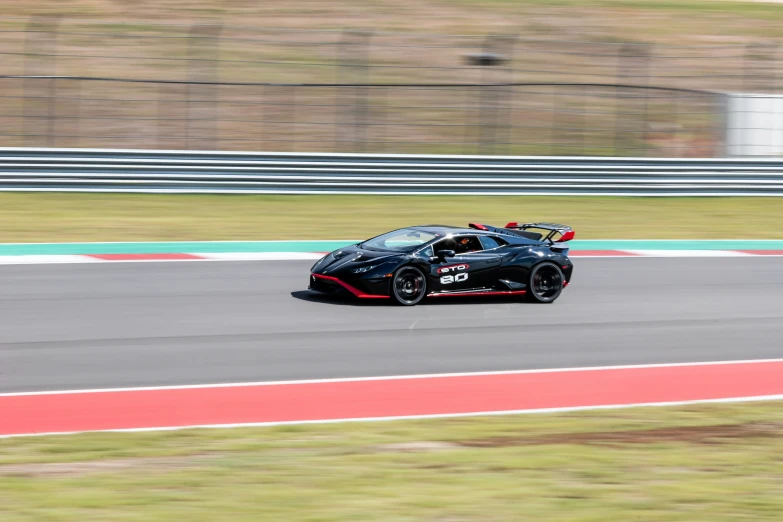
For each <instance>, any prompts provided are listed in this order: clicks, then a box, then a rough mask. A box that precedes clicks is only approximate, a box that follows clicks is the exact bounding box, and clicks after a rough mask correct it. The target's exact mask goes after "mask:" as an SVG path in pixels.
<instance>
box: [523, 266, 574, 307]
mask: <svg viewBox="0 0 783 522" xmlns="http://www.w3.org/2000/svg"><path fill="white" fill-rule="evenodd" d="M564 282H565V277H563V271H562V270H560V267H559V266H557V265H556V264H554V263H541V264H540V265H536V266H534V267H533V270H532V271H531V272H530V280H529V281H528V285H527V288H528V290H527V297H528V299H530V300H531V301H533V302H535V303H551V302H553V301H554V300H555V299H557V298H558V297H559V296H560V292H562V291H563V284H564Z"/></svg>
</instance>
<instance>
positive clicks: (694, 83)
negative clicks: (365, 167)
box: [0, 18, 780, 157]
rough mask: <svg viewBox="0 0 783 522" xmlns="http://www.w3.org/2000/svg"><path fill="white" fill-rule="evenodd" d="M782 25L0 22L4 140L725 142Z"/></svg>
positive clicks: (489, 144) (460, 145)
mask: <svg viewBox="0 0 783 522" xmlns="http://www.w3.org/2000/svg"><path fill="white" fill-rule="evenodd" d="M779 54H780V53H779V47H778V45H777V43H767V42H753V43H750V44H748V45H724V46H694V47H666V46H660V45H655V46H653V45H648V44H645V43H638V42H633V43H628V42H563V41H555V40H547V39H526V38H524V35H489V36H475V35H413V34H402V33H380V32H373V31H371V30H355V31H295V30H277V29H253V28H246V27H227V26H223V25H222V24H220V23H219V22H215V23H206V24H196V25H153V24H144V25H129V24H119V23H96V22H80V21H74V20H60V19H58V18H33V19H29V20H27V19H25V20H22V19H11V20H3V21H2V22H0V60H1V63H2V69H0V72H2V75H0V81H1V82H2V83H1V85H2V86H3V87H2V89H1V90H0V121H2V128H1V130H0V145H1V146H6V147H16V146H30V147H101V148H103V147H107V148H139V149H183V150H187V149H191V150H199V149H200V150H227V151H231V150H235V151H291V152H307V151H313V152H373V153H384V152H387V153H442V154H506V155H573V156H580V155H585V156H587V155H602V156H641V157H716V156H723V155H725V154H726V153H727V150H728V149H727V144H726V127H727V125H726V119H727V110H726V107H727V101H726V100H727V96H726V93H732V92H752V93H756V94H758V93H761V94H765V95H770V96H771V95H776V94H777V92H778V89H779V83H780V82H779V79H778V76H777V69H778V67H777V66H778V60H779Z"/></svg>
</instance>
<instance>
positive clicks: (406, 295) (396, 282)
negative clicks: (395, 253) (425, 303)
mask: <svg viewBox="0 0 783 522" xmlns="http://www.w3.org/2000/svg"><path fill="white" fill-rule="evenodd" d="M425 295H427V280H426V279H425V278H424V274H423V273H422V272H421V270H419V269H418V268H416V267H414V266H404V267H402V268H400V269H399V270H397V272H396V273H395V274H394V278H393V279H392V284H391V297H392V299H394V300H395V301H396V302H397V304H401V305H404V306H413V305H415V304H416V303H418V302H419V301H421V300H422V299H424V296H425Z"/></svg>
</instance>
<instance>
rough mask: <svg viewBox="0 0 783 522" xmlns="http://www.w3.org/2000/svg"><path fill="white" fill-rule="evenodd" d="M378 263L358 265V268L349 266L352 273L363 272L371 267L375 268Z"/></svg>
mask: <svg viewBox="0 0 783 522" xmlns="http://www.w3.org/2000/svg"><path fill="white" fill-rule="evenodd" d="M378 266H380V265H367V266H360V267H359V268H351V273H354V274H363V273H365V272H369V271H370V270H372V269H373V268H377V267H378Z"/></svg>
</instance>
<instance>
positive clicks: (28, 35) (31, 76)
mask: <svg viewBox="0 0 783 522" xmlns="http://www.w3.org/2000/svg"><path fill="white" fill-rule="evenodd" d="M59 23H60V17H59V16H51V15H43V16H35V17H33V18H31V19H30V20H29V21H28V22H27V30H26V31H25V42H24V46H25V60H24V69H25V80H24V84H23V88H24V134H25V136H24V141H25V145H26V146H28V147H35V146H41V145H43V146H47V147H52V146H54V143H55V139H56V136H55V128H54V118H55V111H56V97H57V91H56V87H57V86H56V84H55V82H54V78H53V76H55V75H56V74H57V26H58V24H59ZM42 81H44V82H46V83H45V84H42V83H41V82H42ZM39 85H45V87H43V88H38V86H39Z"/></svg>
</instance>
